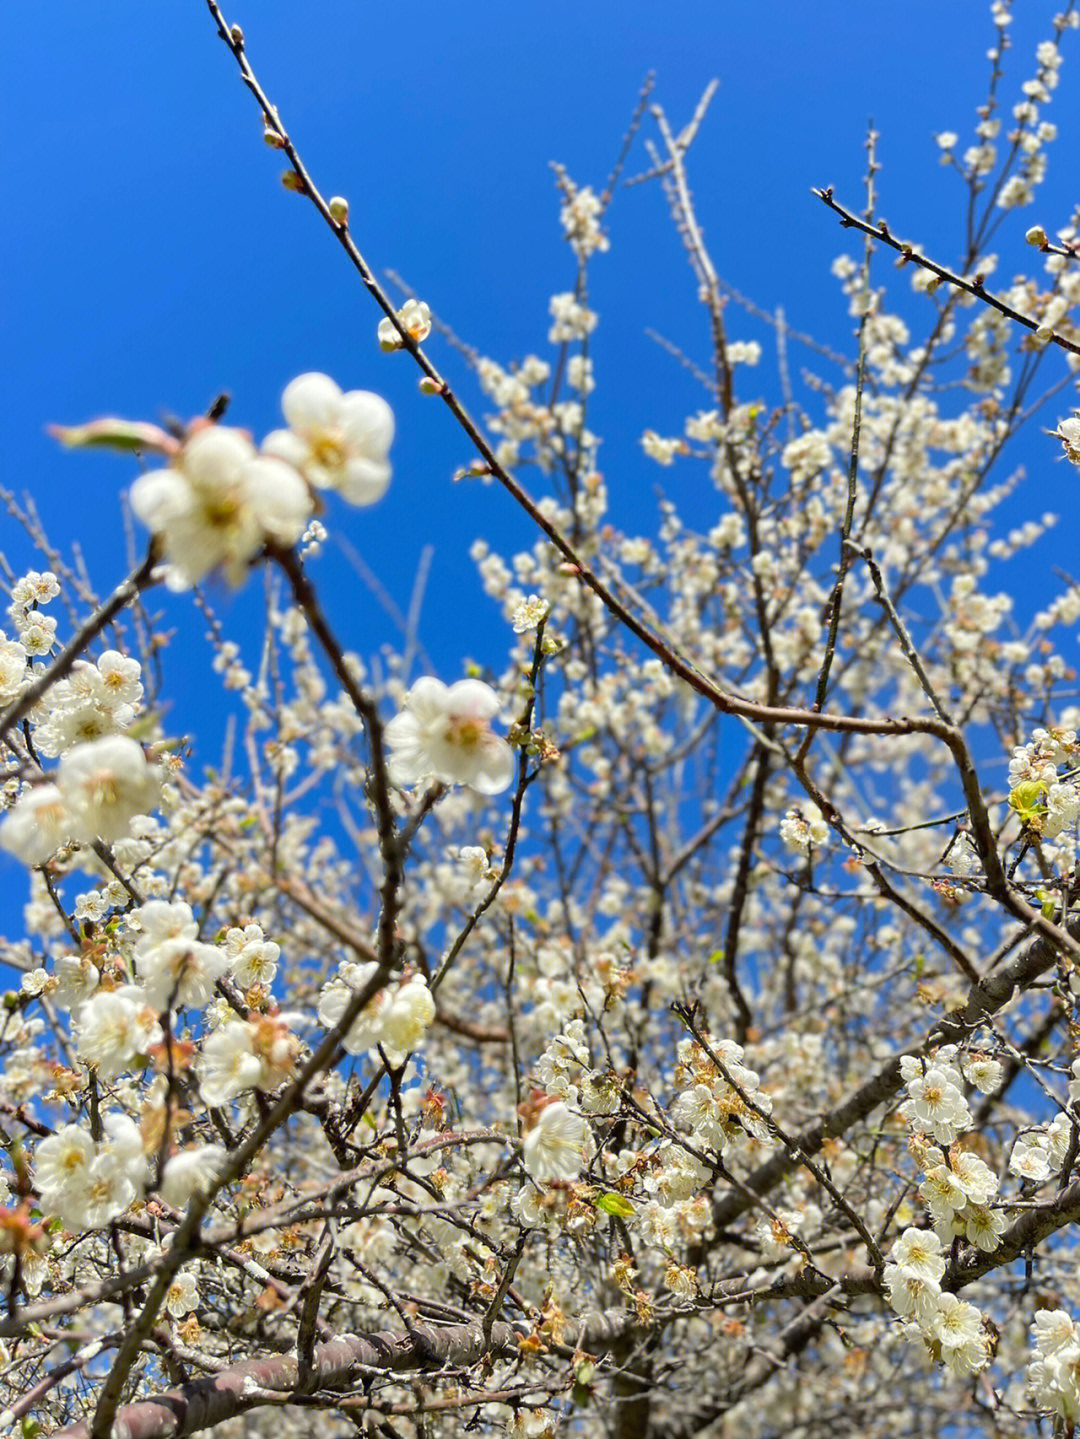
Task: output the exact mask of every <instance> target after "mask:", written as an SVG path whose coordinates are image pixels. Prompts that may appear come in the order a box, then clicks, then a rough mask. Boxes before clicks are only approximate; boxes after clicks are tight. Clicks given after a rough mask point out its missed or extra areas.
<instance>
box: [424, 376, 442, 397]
mask: <svg viewBox="0 0 1080 1439" xmlns="http://www.w3.org/2000/svg"><path fill="white" fill-rule="evenodd" d="M445 390H446V386H445V385H444V384H443V382H442V381H441V380H433V379H432V378H431V376H430V375H425V376H424V377H423V379H422V380H421V381H420V393H421V394H422V395H441V394H443V393H444V391H445Z"/></svg>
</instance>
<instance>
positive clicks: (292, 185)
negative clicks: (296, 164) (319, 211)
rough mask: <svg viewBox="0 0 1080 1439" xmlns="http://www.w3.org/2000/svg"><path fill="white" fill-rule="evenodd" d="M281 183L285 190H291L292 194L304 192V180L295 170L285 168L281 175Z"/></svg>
mask: <svg viewBox="0 0 1080 1439" xmlns="http://www.w3.org/2000/svg"><path fill="white" fill-rule="evenodd" d="M281 183H282V184H283V185H284V186H285V188H286V190H292V191H293V192H294V194H297V195H302V194H303V193H304V182H303V180H301V178H300V176H299V175H298V174H297V173H296V171H295V170H286V171H285V173H284V175H282V177H281Z"/></svg>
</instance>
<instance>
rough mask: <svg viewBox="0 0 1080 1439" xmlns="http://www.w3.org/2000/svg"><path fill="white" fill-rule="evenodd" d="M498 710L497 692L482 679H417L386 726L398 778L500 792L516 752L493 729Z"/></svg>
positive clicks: (398, 781) (391, 769)
mask: <svg viewBox="0 0 1080 1439" xmlns="http://www.w3.org/2000/svg"><path fill="white" fill-rule="evenodd" d="M498 709H499V697H498V695H496V693H495V691H494V690H493V689H492V688H491V686H490V685H486V684H484V682H483V681H482V680H473V679H468V680H458V681H457V683H456V684H452V685H449V686H447V685H444V684H443V683H442V682H441V681H440V680H437V679H432V678H425V679H419V680H417V681H416V683H415V684H414V685H413V687H412V689H411V690H410V691H409V693H408V694H407V695H406V696H405V700H404V708H403V709H402V711H401V713H400V714H398V715H395V716H394V718H393V719H392V720H391V721H390V723H389V724H388V725H387V726H386V730H385V736H386V742H387V744H388V745H389V746H390V749H391V751H392V754H391V758H390V766H389V772H390V778H391V780H392V781H393V783H394V784H397V785H401V786H405V785H411V784H419V783H420V782H421V781H423V780H428V779H435V780H440V781H441V782H442V783H443V784H464V785H468V786H469V788H470V789H475V790H477V791H478V792H479V793H480V794H500V793H501V792H502V791H503V790H504V789H506V788H507V786H508V785H509V784H510V782H511V780H512V779H513V777H514V752H513V750H512V749H511V748H510V746H509V745H508V744H507V742H506V740H504V739H502V738H500V736H499V735H497V734H495V733H494V732H493V731H492V729H491V721H492V720H493V719H494V718H495V715H496V714H497V713H498Z"/></svg>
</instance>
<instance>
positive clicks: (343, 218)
mask: <svg viewBox="0 0 1080 1439" xmlns="http://www.w3.org/2000/svg"><path fill="white" fill-rule="evenodd" d="M326 208H327V209H328V210H329V211H330V216H331V218H332V219H333V220H336V221H337V223H338V224H339V225H347V224H348V223H349V202H348V200H346V199H345V198H344V196H342V195H334V196H332V197H331V200H330V203H329V204H328V205H327V207H326Z"/></svg>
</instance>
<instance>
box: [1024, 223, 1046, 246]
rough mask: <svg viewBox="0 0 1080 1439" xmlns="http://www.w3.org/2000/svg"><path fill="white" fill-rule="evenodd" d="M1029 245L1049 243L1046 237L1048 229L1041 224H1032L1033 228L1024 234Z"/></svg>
mask: <svg viewBox="0 0 1080 1439" xmlns="http://www.w3.org/2000/svg"><path fill="white" fill-rule="evenodd" d="M1024 239H1025V240H1026V241H1027V242H1028V244H1029V245H1040V246H1041V245H1045V244H1047V243H1049V242H1048V241H1047V238H1046V231H1045V230H1044V229H1043V227H1042V226H1041V225H1032V227H1031V229H1030V230H1029V231H1028V232H1027V234H1026V235H1025V236H1024Z"/></svg>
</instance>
